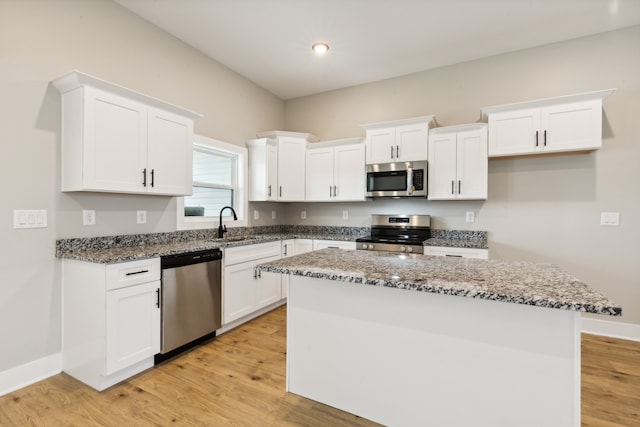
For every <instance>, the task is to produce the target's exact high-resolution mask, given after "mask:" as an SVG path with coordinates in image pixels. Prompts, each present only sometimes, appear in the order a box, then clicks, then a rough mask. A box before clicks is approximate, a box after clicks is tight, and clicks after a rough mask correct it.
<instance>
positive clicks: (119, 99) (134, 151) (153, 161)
mask: <svg viewBox="0 0 640 427" xmlns="http://www.w3.org/2000/svg"><path fill="white" fill-rule="evenodd" d="M53 84H54V86H55V87H56V88H57V89H58V90H59V91H60V92H61V93H62V150H61V151H62V191H100V192H114V193H137V194H159V195H176V196H178V195H188V194H191V191H192V150H193V145H192V144H193V119H195V118H198V117H201V116H200V115H199V114H197V113H194V112H191V111H188V110H185V109H182V108H180V107H176V106H174V105H171V104H168V103H165V102H162V101H159V100H157V99H155V98H151V97H148V96H146V95H142V94H139V93H137V92H133V91H130V90H128V89H125V88H123V87H121V86H117V85H114V84H112V83H109V82H106V81H104V80H100V79H97V78H95V77H92V76H89V75H87V74H83V73H80V72H77V71H74V72H71V73H69V74H66V75H65V76H63V77H61V78H59V79H57V80H55V81H54V82H53Z"/></svg>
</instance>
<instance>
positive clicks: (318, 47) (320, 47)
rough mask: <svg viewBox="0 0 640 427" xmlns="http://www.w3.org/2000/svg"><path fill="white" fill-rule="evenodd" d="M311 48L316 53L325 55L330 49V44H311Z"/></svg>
mask: <svg viewBox="0 0 640 427" xmlns="http://www.w3.org/2000/svg"><path fill="white" fill-rule="evenodd" d="M311 50H312V51H313V53H315V54H316V55H324V54H325V53H327V51H328V50H329V45H328V44H326V43H315V44H314V45H313V46H311Z"/></svg>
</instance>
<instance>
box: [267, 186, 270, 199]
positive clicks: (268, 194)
mask: <svg viewBox="0 0 640 427" xmlns="http://www.w3.org/2000/svg"><path fill="white" fill-rule="evenodd" d="M268 188H269V190H268V192H267V196H269V197H271V184H269V187H268Z"/></svg>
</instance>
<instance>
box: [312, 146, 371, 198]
mask: <svg viewBox="0 0 640 427" xmlns="http://www.w3.org/2000/svg"><path fill="white" fill-rule="evenodd" d="M364 157H365V148H364V144H363V143H362V140H361V139H360V138H349V139H342V140H337V141H326V142H322V143H315V144H309V145H308V147H307V170H306V200H307V201H319V202H326V201H362V200H365V194H364V190H365V167H364V161H365V158H364Z"/></svg>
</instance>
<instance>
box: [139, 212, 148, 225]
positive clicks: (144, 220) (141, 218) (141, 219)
mask: <svg viewBox="0 0 640 427" xmlns="http://www.w3.org/2000/svg"><path fill="white" fill-rule="evenodd" d="M136 222H137V223H138V224H146V223H147V211H138V212H137V213H136Z"/></svg>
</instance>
